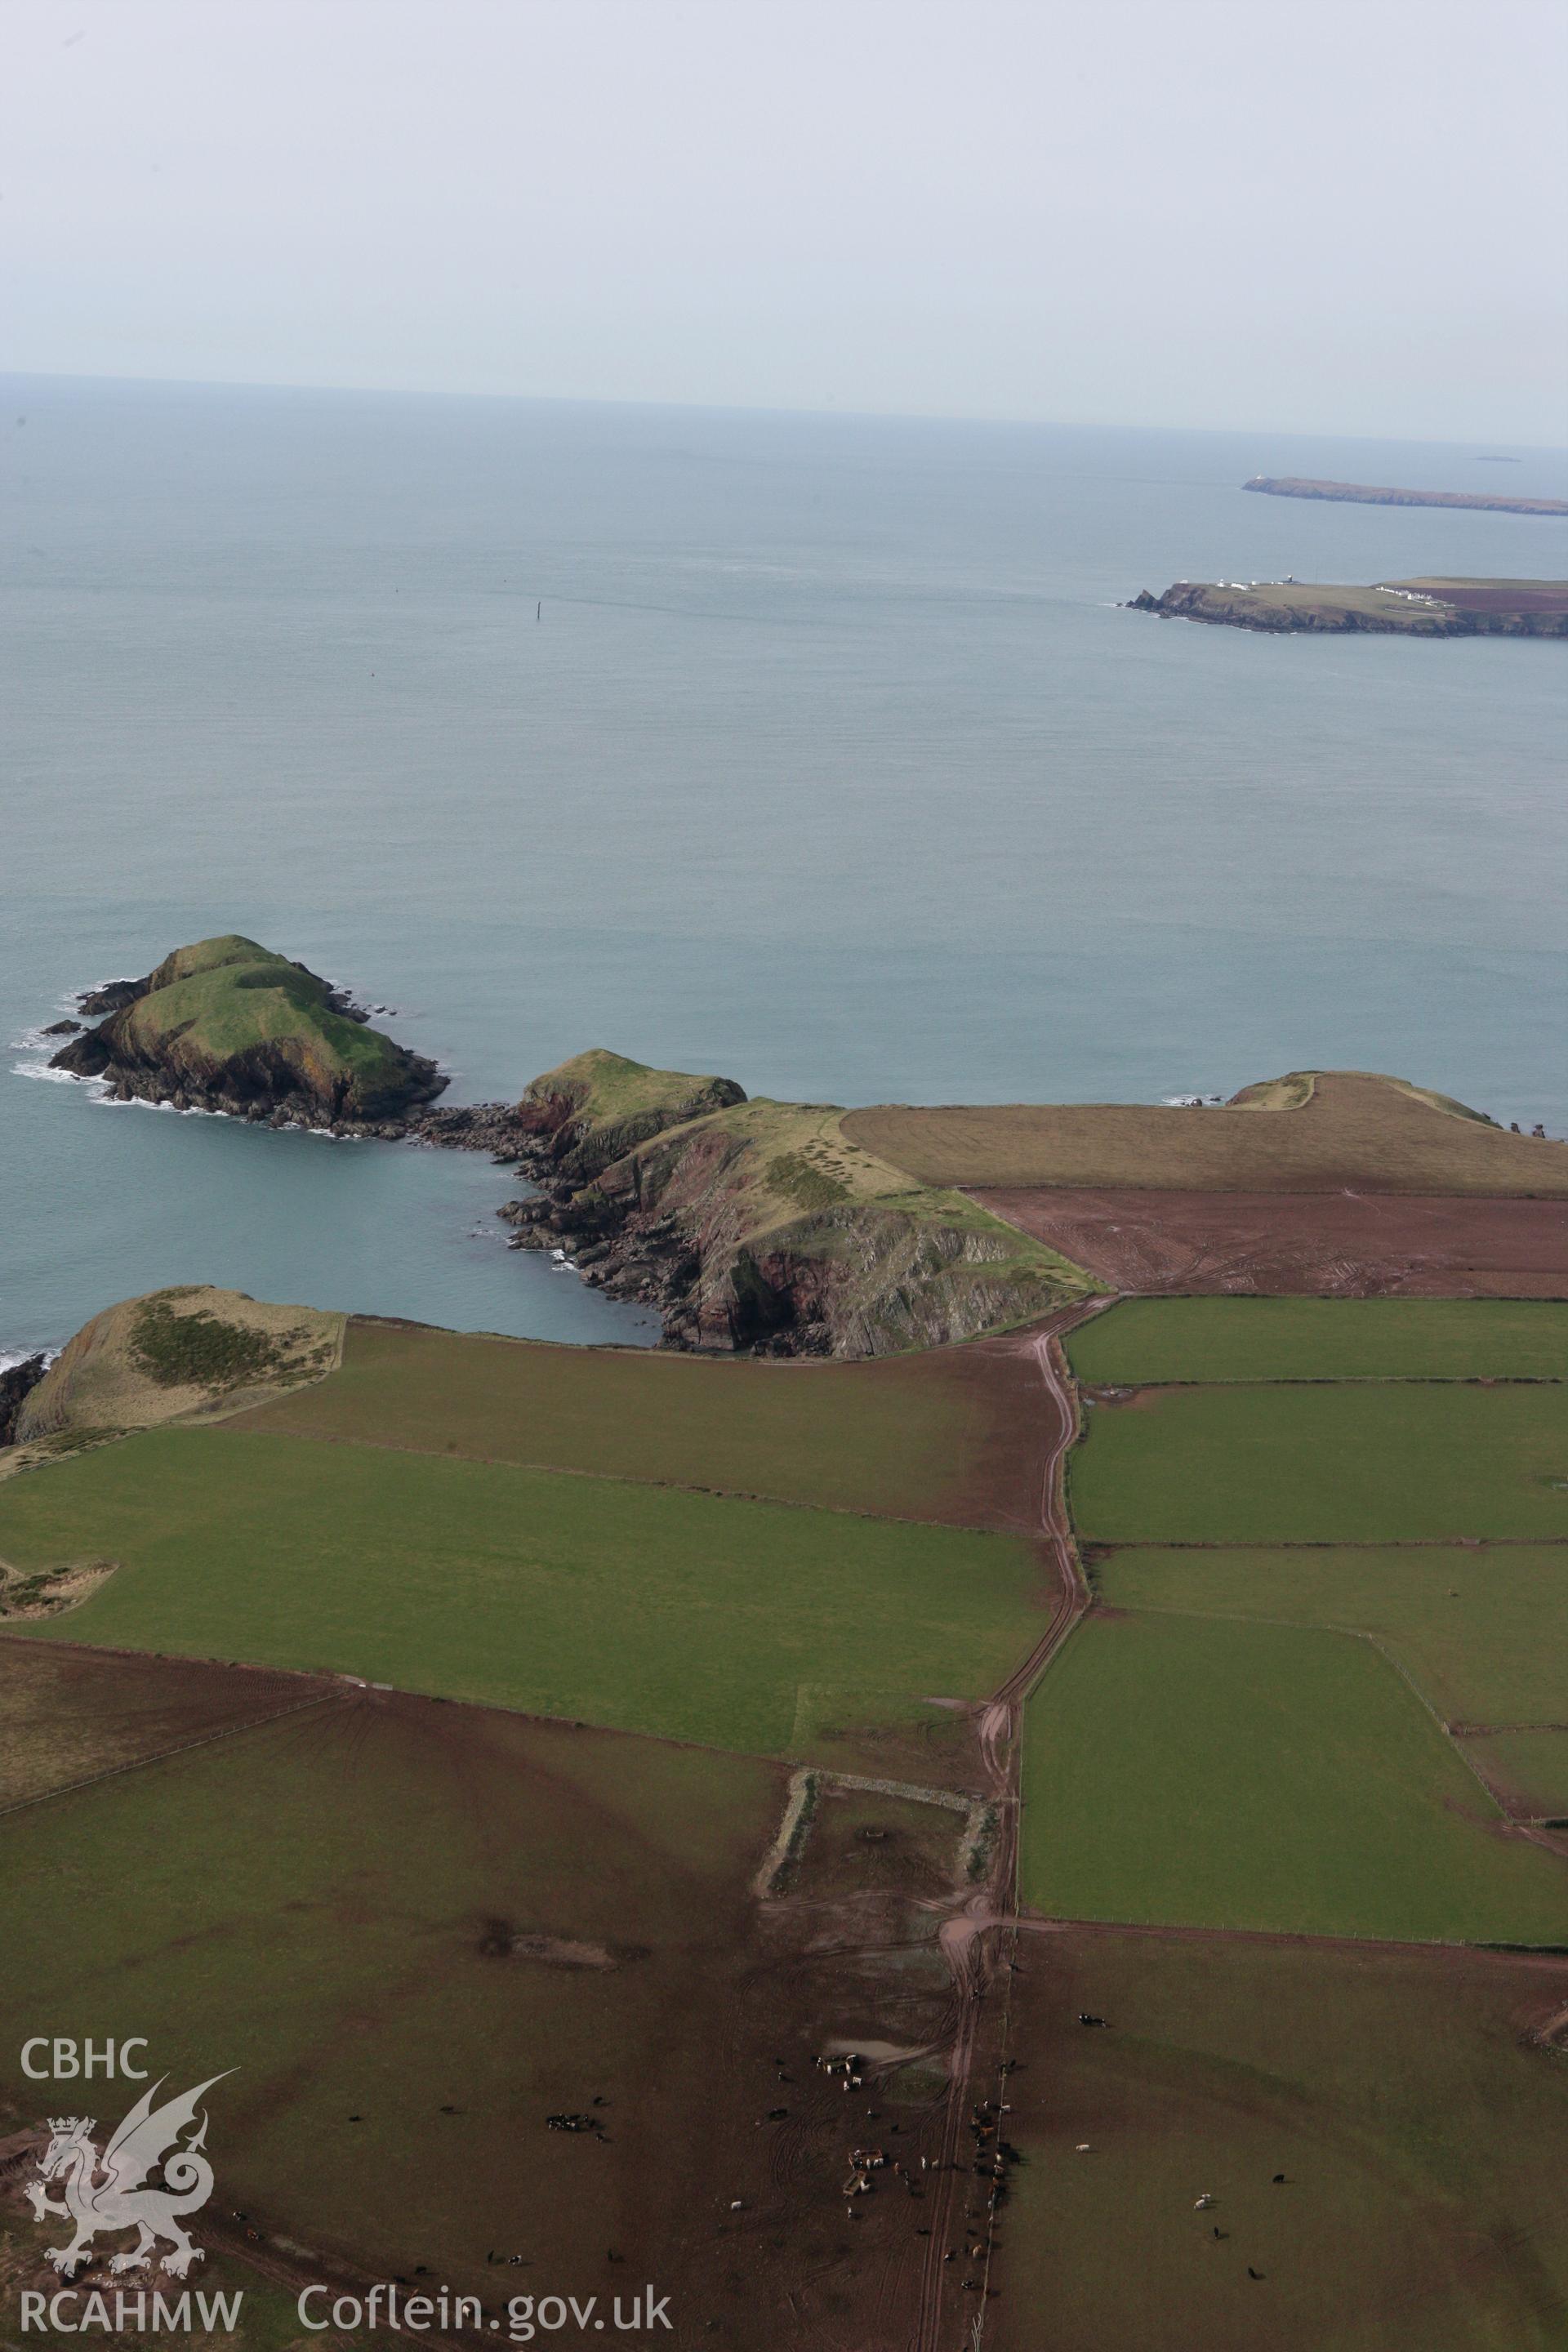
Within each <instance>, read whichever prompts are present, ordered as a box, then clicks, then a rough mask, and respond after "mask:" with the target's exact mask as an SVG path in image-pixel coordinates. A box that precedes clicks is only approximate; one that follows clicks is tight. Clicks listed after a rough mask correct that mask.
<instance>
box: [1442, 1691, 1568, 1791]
mask: <svg viewBox="0 0 1568 2352" xmlns="http://www.w3.org/2000/svg"><path fill="white" fill-rule="evenodd" d="M1559 1688H1561V1685H1560V1686H1559ZM1465 1754H1466V1755H1467V1756H1468V1758H1469V1759H1470V1761H1471V1763H1472V1764H1474V1766H1475V1768H1476V1769H1477V1771H1478V1772H1482V1773H1484V1774H1485V1775H1486V1778H1487V1779H1488V1780H1489V1782H1490V1783H1491V1785H1492V1787H1493V1788H1494V1789H1496V1790H1498V1791H1499V1793H1500V1796H1501V1797H1502V1799H1503V1801H1504V1802H1505V1804H1506V1805H1507V1806H1508V1809H1509V1811H1510V1812H1517V1813H1522V1814H1523V1815H1524V1816H1525V1817H1526V1818H1527V1819H1529V1820H1541V1819H1542V1818H1547V1819H1551V1820H1553V1821H1568V1727H1564V1726H1563V1724H1561V1723H1559V1724H1557V1725H1556V1726H1554V1727H1548V1728H1544V1729H1542V1730H1537V1731H1496V1732H1493V1733H1491V1734H1490V1735H1489V1737H1487V1738H1481V1739H1467V1740H1466V1742H1465Z"/></svg>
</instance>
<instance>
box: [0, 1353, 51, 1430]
mask: <svg viewBox="0 0 1568 2352" xmlns="http://www.w3.org/2000/svg"><path fill="white" fill-rule="evenodd" d="M48 1369H49V1360H48V1358H47V1356H28V1357H26V1358H25V1359H24V1360H23V1361H22V1362H21V1363H19V1364H7V1365H6V1366H5V1370H3V1371H0V1445H10V1444H14V1443H15V1440H16V1423H17V1419H18V1417H19V1415H20V1413H21V1411H22V1408H23V1406H24V1405H25V1404H26V1401H27V1399H28V1398H29V1397H30V1396H31V1395H32V1393H33V1391H34V1390H35V1389H36V1388H37V1385H38V1382H39V1381H41V1380H42V1379H43V1377H44V1374H45V1373H46V1372H47V1370H48Z"/></svg>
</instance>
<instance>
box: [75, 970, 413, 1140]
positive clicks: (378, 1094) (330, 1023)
mask: <svg viewBox="0 0 1568 2352" xmlns="http://www.w3.org/2000/svg"><path fill="white" fill-rule="evenodd" d="M135 991H136V992H135V993H134V994H133V995H132V996H130V998H129V1001H127V1002H124V1003H121V1004H120V1006H119V1007H118V1009H117V1010H115V1011H113V1012H111V1013H110V1015H109V1017H108V1019H107V1020H105V1021H103V1022H102V1023H100V1025H99V1026H98V1027H97V1028H96V1029H93V1030H89V1031H88V1032H87V1033H85V1034H83V1035H82V1036H80V1037H77V1038H73V1039H72V1041H71V1043H70V1044H69V1045H67V1046H66V1047H65V1048H63V1050H62V1051H61V1052H60V1053H59V1054H58V1055H56V1056H55V1059H56V1062H57V1064H58V1066H60V1067H62V1068H66V1069H75V1070H78V1071H80V1072H82V1073H84V1074H89V1075H91V1074H96V1073H103V1074H106V1075H108V1076H111V1077H112V1076H117V1075H121V1074H123V1073H136V1074H153V1075H155V1076H160V1077H162V1078H163V1079H166V1080H167V1081H168V1082H169V1083H170V1084H171V1085H173V1086H184V1087H187V1088H188V1089H190V1090H192V1091H193V1092H208V1091H217V1092H234V1093H236V1094H237V1095H239V1096H242V1097H265V1096H267V1095H277V1094H279V1093H280V1092H289V1091H296V1092H298V1093H300V1094H301V1095H303V1096H306V1097H311V1098H313V1099H314V1100H315V1101H316V1102H317V1103H319V1104H320V1106H321V1108H322V1109H323V1110H324V1111H326V1112H328V1113H330V1114H331V1116H334V1117H340V1118H345V1117H346V1118H378V1117H384V1116H386V1115H388V1114H391V1113H395V1112H397V1111H399V1110H401V1109H403V1108H405V1107H406V1105H407V1104H408V1103H409V1102H410V1101H411V1100H416V1099H426V1098H427V1097H429V1095H430V1094H432V1093H433V1092H435V1091H437V1082H434V1080H435V1074H434V1072H433V1071H432V1070H431V1068H430V1066H429V1065H427V1064H426V1063H423V1062H421V1061H420V1060H419V1059H418V1057H417V1056H416V1055H411V1054H409V1053H408V1052H407V1051H405V1048H404V1047H403V1046H401V1045H395V1043H394V1042H393V1040H392V1039H391V1038H390V1037H386V1036H384V1035H383V1034H382V1033H381V1031H380V1030H378V1029H373V1028H371V1027H370V1026H369V1024H368V1023H366V1022H365V1021H363V1020H362V1019H356V1018H355V1017H354V1016H353V1012H352V1009H351V1008H350V1006H349V1004H348V1003H347V1000H346V999H345V998H344V997H343V996H342V993H341V992H339V991H337V990H335V989H333V988H332V987H331V984H330V983H329V982H326V981H324V980H322V979H321V978H320V977H319V975H318V974H317V973H315V972H313V971H307V969H306V968H305V966H304V965H303V964H301V963H295V962H293V961H290V960H289V957H287V956H281V955H278V954H275V953H274V952H273V950H271V949H269V948H264V947H262V946H260V945H259V944H258V942H257V941H256V940H249V939H246V938H244V937H242V936H241V935H240V934H239V933H237V932H226V933H224V934H222V935H221V936H219V937H218V938H216V939H210V940H196V941H195V943H194V944H193V945H191V946H189V947H183V948H176V949H175V950H174V953H173V954H172V955H168V956H165V957H164V959H163V962H162V963H160V964H159V965H158V966H157V967H156V968H155V970H153V971H151V972H150V973H149V974H148V975H147V978H146V980H145V981H143V982H137V983H135Z"/></svg>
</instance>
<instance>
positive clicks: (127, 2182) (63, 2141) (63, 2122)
mask: <svg viewBox="0 0 1568 2352" xmlns="http://www.w3.org/2000/svg"><path fill="white" fill-rule="evenodd" d="M233 2071H234V2070H233V2068H232V2067H230V2068H229V2069H228V2072H229V2073H231V2074H232V2073H233ZM165 2079H166V2078H165V2077H164V2076H163V2075H160V2076H159V2078H158V2081H157V2082H156V2083H154V2084H153V2086H152V2088H151V2090H147V2091H143V2093H142V2096H141V2097H140V2098H139V2099H138V2100H137V2102H136V2105H134V2106H133V2107H132V2110H131V2112H130V2114H129V2115H128V2116H125V2118H124V2119H123V2121H122V2122H121V2125H120V2126H119V2128H118V2129H117V2130H116V2131H115V2133H114V2135H113V2137H111V2138H110V2140H109V2142H108V2143H107V2145H106V2146H105V2147H104V2150H103V2153H102V2155H101V2156H100V2154H99V2151H98V2149H97V2148H96V2147H95V2146H94V2145H93V2142H92V2139H91V2138H90V2137H89V2135H90V2134H91V2132H92V2130H93V2128H94V2124H95V2118H94V2117H93V2116H50V2117H49V2144H48V2147H47V2148H46V2149H45V2151H44V2153H43V2155H42V2156H41V2157H40V2158H39V2159H38V2176H39V2177H38V2179H37V2180H36V2181H33V2182H32V2183H30V2184H29V2186H28V2189H27V2196H28V2199H29V2200H30V2201H31V2204H32V2208H33V2211H34V2214H35V2216H36V2217H37V2220H38V2221H43V2220H44V2218H45V2216H46V2215H47V2214H51V2213H58V2214H63V2215H64V2217H65V2218H66V2220H67V2221H74V2222H75V2224H76V2235H75V2237H74V2238H73V2239H72V2240H71V2242H70V2244H69V2245H68V2246H51V2247H50V2248H49V2250H48V2259H49V2260H50V2262H51V2263H53V2264H54V2266H55V2268H56V2270H58V2273H60V2276H61V2277H62V2278H70V2277H71V2276H73V2274H74V2273H76V2272H77V2271H78V2270H79V2268H80V2267H81V2265H82V2263H85V2262H87V2261H88V2260H89V2256H90V2254H91V2252H92V2242H93V2240H94V2238H96V2237H97V2236H98V2235H99V2234H100V2231H115V2230H135V2231H138V2232H139V2234H138V2237H137V2241H136V2243H135V2244H134V2245H133V2246H132V2247H130V2248H128V2250H127V2251H126V2252H124V2253H122V2254H116V2255H115V2256H114V2257H113V2259H112V2260H111V2261H110V2265H109V2267H110V2270H111V2271H114V2272H123V2271H135V2270H147V2269H150V2268H151V2267H152V2263H153V2254H154V2253H155V2252H156V2250H157V2246H158V2242H159V2240H160V2239H166V2240H167V2241H168V2243H169V2245H170V2246H171V2247H172V2249H173V2252H170V2253H167V2254H165V2255H164V2257H163V2269H164V2270H165V2271H167V2272H168V2273H169V2274H170V2276H171V2277H173V2278H184V2275H185V2273H186V2272H187V2271H188V2270H189V2269H190V2266H191V2264H192V2263H199V2262H205V2259H206V2257H205V2254H204V2252H203V2251H202V2249H201V2247H200V2246H197V2245H194V2244H193V2243H192V2242H191V2240H190V2238H189V2236H188V2235H187V2234H186V2232H185V2231H184V2229H183V2228H182V2226H181V2221H180V2216H181V2215H182V2214H184V2213H197V2212H199V2211H200V2210H201V2209H202V2207H203V2206H204V2205H205V2203H206V2201H207V2199H208V2198H209V2197H210V2196H211V2195H212V2193H213V2168H212V2166H211V2165H210V2164H209V2163H208V2162H207V2160H206V2158H205V2156H203V2155H202V2153H201V2150H202V2148H203V2147H204V2146H205V2141H206V2136H207V2120H206V2117H205V2115H204V2116H203V2117H202V2122H201V2129H200V2130H199V2131H198V2132H197V2133H196V2135H195V2137H194V2138H193V2139H190V2140H188V2141H187V2142H186V2143H185V2144H184V2147H180V2146H177V2145H176V2143H177V2141H178V2139H179V2135H180V2134H181V2132H183V2131H184V2129H185V2127H186V2126H187V2125H188V2124H192V2123H194V2122H195V2118H196V2111H197V2109H198V2107H199V2106H200V2105H201V2101H202V2096H203V2094H204V2093H205V2092H207V2091H210V2090H211V2089H212V2086H213V2084H215V2083H221V2082H222V2081H223V2080H224V2077H223V2075H222V2074H213V2075H210V2076H209V2077H208V2079H207V2080H206V2081H205V2083H198V2084H196V2087H195V2090H194V2091H186V2092H184V2094H183V2095H181V2096H180V2097H179V2098H177V2099H166V2100H165V2101H164V2102H163V2105H162V2106H161V2107H156V2108H154V2106H153V2099H154V2098H155V2097H156V2096H157V2094H158V2091H159V2090H160V2088H161V2087H162V2084H163V2081H164V2080H165ZM160 2159H162V2163H163V2187H162V2188H161V2189H149V2188H148V2187H146V2185H145V2183H146V2181H147V2178H148V2175H149V2174H150V2173H152V2172H153V2171H154V2170H155V2169H156V2168H157V2167H158V2164H159V2161H160ZM51 2180H58V2181H59V2182H60V2184H61V2187H62V2189H63V2195H62V2197H61V2199H60V2200H59V2201H58V2203H57V2202H56V2201H55V2200H52V2199H51V2198H50V2197H49V2195H48V2193H47V2183H48V2182H50V2181H51Z"/></svg>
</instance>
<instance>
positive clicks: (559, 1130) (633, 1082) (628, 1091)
mask: <svg viewBox="0 0 1568 2352" xmlns="http://www.w3.org/2000/svg"><path fill="white" fill-rule="evenodd" d="M745 1099H746V1093H745V1088H744V1087H738V1086H737V1085H736V1083H735V1081H734V1079H733V1078H711V1077H693V1076H692V1075H691V1073H690V1072H689V1071H688V1070H656V1069H654V1068H652V1067H651V1066H649V1064H647V1062H634V1061H631V1060H630V1059H628V1057H627V1056H626V1055H625V1054H612V1053H609V1052H608V1051H607V1050H606V1049H605V1047H604V1046H603V1045H592V1046H590V1047H589V1049H588V1051H587V1052H586V1053H585V1054H574V1055H573V1056H572V1058H571V1060H570V1061H567V1062H562V1063H561V1064H560V1065H559V1066H557V1067H556V1068H555V1069H553V1070H546V1071H545V1072H544V1074H543V1076H542V1077H537V1078H534V1079H532V1080H531V1082H530V1084H529V1085H528V1086H527V1087H525V1088H524V1089H523V1096H522V1100H521V1102H520V1103H519V1105H518V1107H517V1111H518V1118H519V1120H520V1121H521V1124H522V1126H523V1127H524V1128H525V1129H528V1130H529V1131H530V1132H531V1133H532V1134H534V1135H536V1136H538V1137H540V1138H542V1139H546V1138H547V1139H548V1140H549V1145H550V1150H551V1156H552V1160H553V1161H554V1162H555V1164H556V1166H557V1168H558V1170H559V1172H560V1173H561V1174H562V1175H563V1176H566V1177H570V1178H574V1179H575V1181H577V1182H578V1183H584V1182H586V1181H588V1179H589V1178H590V1177H593V1176H596V1175H597V1174H598V1172H599V1171H600V1169H602V1168H607V1167H608V1166H609V1165H610V1163H611V1162H612V1161H613V1160H619V1159H620V1158H621V1157H622V1156H623V1154H624V1153H626V1152H627V1151H630V1150H633V1149H634V1148H635V1147H636V1146H637V1144H639V1143H646V1142H647V1139H648V1138H649V1137H650V1136H654V1135H658V1134H660V1133H661V1132H662V1131H663V1129H665V1128H667V1127H680V1126H683V1125H684V1124H685V1122H686V1121H687V1120H688V1119H691V1118H703V1117H704V1116H705V1115H706V1114H707V1113H708V1112H709V1111H711V1110H723V1109H726V1108H728V1107H729V1105H730V1104H731V1103H743V1102H744V1101H745Z"/></svg>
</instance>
